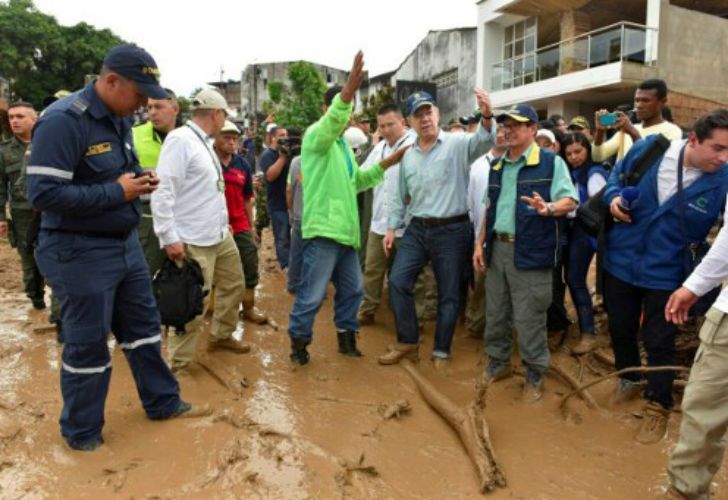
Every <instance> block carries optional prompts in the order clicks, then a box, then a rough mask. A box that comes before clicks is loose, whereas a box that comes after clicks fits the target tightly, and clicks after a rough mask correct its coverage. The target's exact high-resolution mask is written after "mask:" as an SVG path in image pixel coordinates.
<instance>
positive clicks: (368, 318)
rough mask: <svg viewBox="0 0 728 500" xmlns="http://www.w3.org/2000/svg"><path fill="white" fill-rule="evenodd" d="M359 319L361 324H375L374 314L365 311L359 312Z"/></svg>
mask: <svg viewBox="0 0 728 500" xmlns="http://www.w3.org/2000/svg"><path fill="white" fill-rule="evenodd" d="M356 319H357V321H359V324H360V325H361V326H368V325H373V324H374V315H373V314H371V313H363V312H361V311H360V312H359V314H357V315H356Z"/></svg>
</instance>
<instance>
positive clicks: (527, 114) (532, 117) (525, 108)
mask: <svg viewBox="0 0 728 500" xmlns="http://www.w3.org/2000/svg"><path fill="white" fill-rule="evenodd" d="M506 118H513V119H514V120H516V121H517V122H521V123H527V122H531V123H538V113H536V110H535V109H533V108H532V107H531V106H529V105H528V104H519V105H517V106H513V107H512V108H511V109H509V110H508V111H504V112H503V113H501V114H500V115H498V118H496V119H495V121H496V122H498V123H503V122H504V121H506Z"/></svg>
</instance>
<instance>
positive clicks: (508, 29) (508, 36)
mask: <svg viewBox="0 0 728 500" xmlns="http://www.w3.org/2000/svg"><path fill="white" fill-rule="evenodd" d="M511 41H513V26H507V27H506V43H508V42H511Z"/></svg>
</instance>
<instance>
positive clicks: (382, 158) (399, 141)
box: [379, 134, 407, 163]
mask: <svg viewBox="0 0 728 500" xmlns="http://www.w3.org/2000/svg"><path fill="white" fill-rule="evenodd" d="M406 140H407V134H405V135H404V136H403V137H402V138H401V139H400V140H398V141H397V142H395V143H394V146H392V153H394V152H395V151H397V150H398V149H399V147H400V146H401V145H402V143H403V142H404V141H406ZM386 151H387V143H386V142H385V143H384V147H383V148H382V156H381V158H379V162H380V163H381V162H382V160H384V153H385V152H386Z"/></svg>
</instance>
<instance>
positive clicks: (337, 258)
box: [288, 238, 364, 342]
mask: <svg viewBox="0 0 728 500" xmlns="http://www.w3.org/2000/svg"><path fill="white" fill-rule="evenodd" d="M329 281H331V282H333V284H334V287H335V288H336V294H335V295H334V324H335V325H336V329H337V331H342V330H346V331H358V330H359V321H358V320H357V319H356V312H357V311H358V310H359V304H360V303H361V299H362V297H363V296H364V287H363V285H362V279H361V267H360V265H359V255H358V253H357V252H356V250H354V248H353V247H349V246H345V245H341V244H339V243H337V242H335V241H334V240H330V239H327V238H312V239H305V240H303V279H302V280H301V285H300V287H299V288H298V290H297V292H296V301H295V302H294V303H293V309H292V310H291V317H290V321H289V323H288V334H289V335H290V336H291V337H299V338H304V339H306V340H308V341H309V342H310V341H311V338H312V337H313V321H314V319H315V318H316V314H317V313H318V311H319V309H320V308H321V303H322V302H323V300H324V296H325V295H326V288H327V287H328V285H329Z"/></svg>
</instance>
